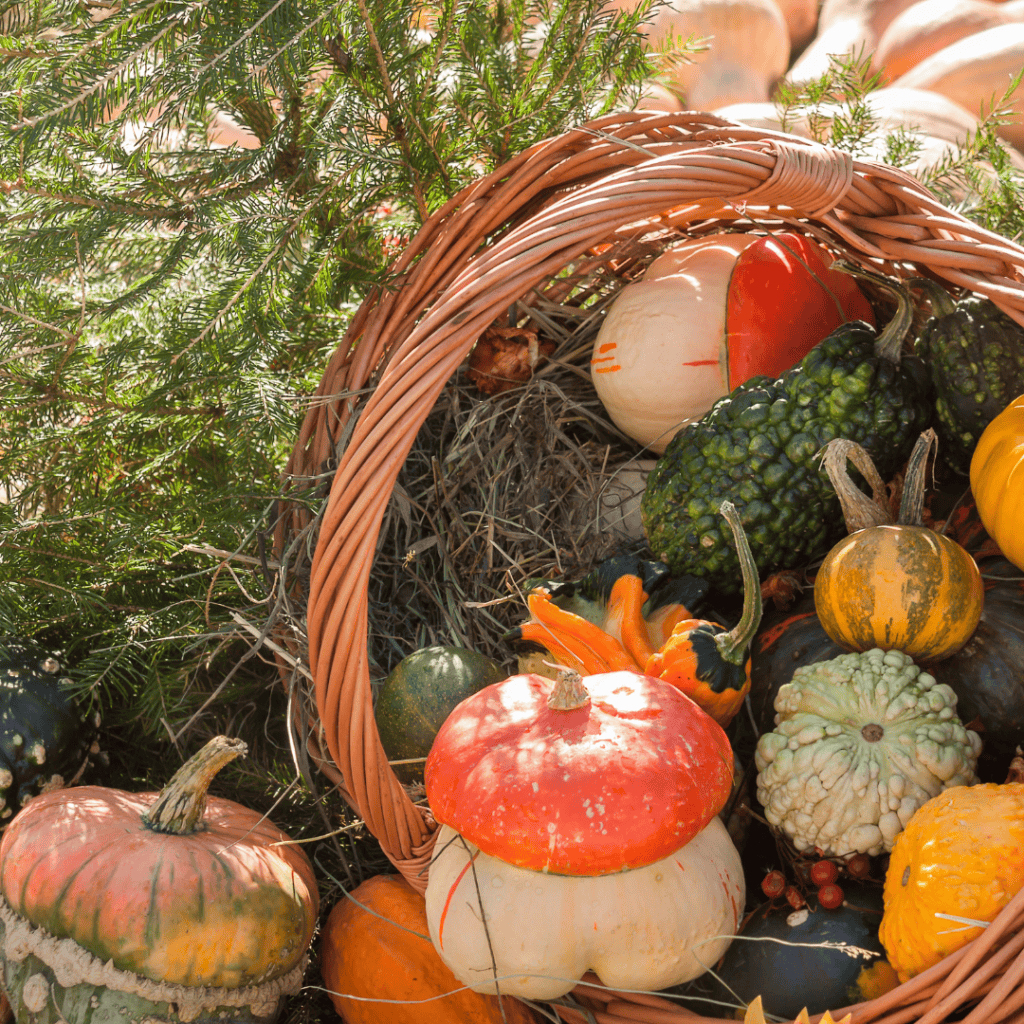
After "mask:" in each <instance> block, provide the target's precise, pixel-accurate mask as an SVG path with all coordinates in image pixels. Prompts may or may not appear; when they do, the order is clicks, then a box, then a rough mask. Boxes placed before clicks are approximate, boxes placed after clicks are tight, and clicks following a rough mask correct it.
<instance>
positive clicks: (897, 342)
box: [832, 260, 914, 366]
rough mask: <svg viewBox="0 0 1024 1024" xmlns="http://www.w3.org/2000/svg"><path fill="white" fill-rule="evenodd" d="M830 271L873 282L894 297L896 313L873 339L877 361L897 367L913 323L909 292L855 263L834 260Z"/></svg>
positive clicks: (898, 284) (899, 284) (900, 284)
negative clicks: (883, 360)
mask: <svg viewBox="0 0 1024 1024" xmlns="http://www.w3.org/2000/svg"><path fill="white" fill-rule="evenodd" d="M832 269H833V270H839V271H841V272H842V273H844V274H850V275H851V276H853V277H861V278H863V279H864V280H865V281H873V282H874V283H875V284H876V285H878V286H879V287H880V288H884V289H885V290H886V291H887V292H889V293H891V294H892V295H894V296H895V297H896V312H895V313H894V314H893V317H892V319H891V320H890V321H889V322H888V323H887V324H886V325H885V327H884V328H883V330H882V333H881V334H879V335H878V337H877V338H876V339H875V355H876V356H878V358H879V359H885V360H887V361H888V362H890V363H895V364H896V365H897V366H899V363H900V352H901V349H902V348H903V339H904V338H906V336H907V332H908V331H909V330H910V326H911V324H912V323H913V322H914V309H913V306H912V305H911V302H910V290H909V289H908V288H907V287H906V285H904V284H903V282H902V281H897V280H896V279H895V278H892V277H886V276H885V274H879V273H876V272H875V271H874V270H866V269H865V268H864V267H859V266H857V265H856V264H855V263H849V262H847V261H846V260H836V261H835V263H833V264H832Z"/></svg>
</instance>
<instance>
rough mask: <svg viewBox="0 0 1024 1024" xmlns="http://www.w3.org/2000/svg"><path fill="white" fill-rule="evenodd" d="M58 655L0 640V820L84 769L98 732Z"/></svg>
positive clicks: (14, 640) (34, 645)
mask: <svg viewBox="0 0 1024 1024" xmlns="http://www.w3.org/2000/svg"><path fill="white" fill-rule="evenodd" d="M83 718H84V715H83V713H82V711H81V709H80V708H79V706H78V704H77V703H76V701H75V698H74V695H73V686H72V682H71V680H70V679H69V678H68V677H67V676H66V675H64V674H63V666H62V665H61V663H60V660H59V659H58V658H57V656H56V655H54V654H52V653H50V652H49V651H47V650H45V649H44V648H43V647H41V646H40V645H39V644H37V643H35V642H34V641H32V640H28V639H25V638H22V637H0V822H5V821H6V820H7V819H9V818H10V817H11V815H12V814H14V813H16V812H17V811H18V810H19V809H20V808H21V807H22V806H23V805H24V804H25V803H27V802H28V801H29V800H31V799H32V797H34V796H37V795H38V794H39V793H41V792H44V791H46V790H48V789H54V788H57V787H59V786H62V785H64V783H65V782H66V781H68V780H69V779H70V778H71V776H72V775H73V774H74V773H75V772H77V771H78V769H79V768H81V767H82V765H83V763H84V761H85V759H86V757H87V755H88V748H89V745H90V741H91V739H92V735H93V733H94V732H95V729H93V728H92V727H91V726H87V725H86V724H85V722H84V721H83Z"/></svg>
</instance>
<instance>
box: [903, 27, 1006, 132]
mask: <svg viewBox="0 0 1024 1024" xmlns="http://www.w3.org/2000/svg"><path fill="white" fill-rule="evenodd" d="M1022 66H1024V23H1011V24H1007V25H996V26H994V27H993V28H988V29H985V30H984V31H981V32H975V33H973V34H971V35H969V36H964V37H963V38H962V39H958V40H957V41H956V42H955V43H951V44H950V45H949V46H945V47H943V48H942V49H941V50H937V51H936V52H935V53H933V54H932V55H931V56H930V57H926V58H925V59H924V60H922V61H921V62H920V63H919V64H917V65H916V66H915V67H913V68H911V70H910V71H907V72H906V73H905V74H902V75H900V77H899V78H897V79H894V81H893V83H892V84H893V85H895V86H906V87H909V88H914V89H931V90H933V91H934V92H940V93H942V95H943V96H948V97H949V98H950V99H951V100H954V101H955V102H956V103H959V104H960V106H962V107H965V108H966V109H967V110H969V111H970V112H971V113H972V114H981V113H982V112H983V111H984V112H986V113H987V112H988V111H989V109H990V108H991V107H992V103H993V99H994V100H995V102H996V103H997V104H998V103H999V101H1000V99H1001V98H1002V96H1003V94H1004V93H1005V92H1006V90H1007V87H1008V86H1009V84H1010V81H1011V79H1012V78H1013V76H1014V75H1015V74H1017V73H1018V72H1019V71H1020V69H1021V67H1022ZM1005 109H1006V111H1007V112H1008V113H1010V114H1011V115H1015V116H1011V117H1008V118H1004V119H1001V121H1000V123H999V124H997V125H996V126H995V131H996V134H997V135H999V136H1001V137H1002V138H1004V139H1006V141H1007V142H1009V143H1010V144H1011V145H1012V146H1016V147H1017V148H1018V149H1020V148H1021V147H1022V146H1024V124H1022V122H1021V114H1024V97H1022V96H1020V95H1019V90H1018V92H1017V93H1015V94H1014V95H1013V96H1012V97H1011V98H1010V99H1009V100H1008V101H1007V102H1006V104H1005Z"/></svg>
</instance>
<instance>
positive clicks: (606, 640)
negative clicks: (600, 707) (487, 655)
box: [504, 555, 708, 675]
mask: <svg viewBox="0 0 1024 1024" xmlns="http://www.w3.org/2000/svg"><path fill="white" fill-rule="evenodd" d="M525 589H526V590H527V598H526V603H527V607H528V608H529V611H530V619H529V621H527V622H524V623H521V624H520V625H519V626H517V627H516V628H515V629H513V630H511V631H510V632H508V633H507V634H506V635H505V638H504V639H505V640H508V641H510V642H514V643H519V642H524V643H526V644H529V645H535V646H538V647H542V648H544V649H545V650H546V651H547V652H548V654H549V655H551V656H552V657H553V658H554V659H555V660H556V661H558V663H559V664H561V665H563V666H564V667H565V668H571V669H574V670H575V671H577V672H582V673H585V674H588V675H596V674H597V673H599V672H607V671H610V670H612V669H617V668H625V669H629V670H632V671H636V672H639V671H642V670H643V667H644V665H645V664H646V663H647V659H648V658H649V657H650V655H651V654H652V653H653V652H654V651H655V650H657V649H658V648H659V647H661V645H662V644H663V643H664V642H665V641H666V640H667V639H668V638H669V636H671V634H672V629H673V627H674V626H675V625H676V623H677V622H680V621H681V620H683V619H689V618H692V617H693V616H694V615H695V614H697V613H698V612H699V610H700V607H701V606H702V604H703V601H704V597H705V595H706V594H707V590H708V584H707V581H706V580H701V579H698V578H697V577H696V576H672V575H671V574H670V573H669V571H668V567H667V566H666V565H665V564H664V563H663V562H652V561H649V560H645V559H641V558H638V557H636V556H633V555H617V556H615V557H613V558H609V559H606V560H605V561H604V562H602V563H601V564H600V565H599V566H598V567H597V568H596V569H594V570H593V571H592V572H590V573H588V574H587V575H586V576H584V577H583V578H582V579H580V580H576V581H573V582H555V581H553V580H533V581H531V582H529V583H527V584H526V587H525Z"/></svg>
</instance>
